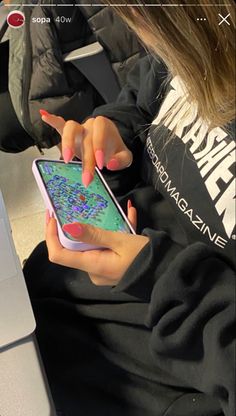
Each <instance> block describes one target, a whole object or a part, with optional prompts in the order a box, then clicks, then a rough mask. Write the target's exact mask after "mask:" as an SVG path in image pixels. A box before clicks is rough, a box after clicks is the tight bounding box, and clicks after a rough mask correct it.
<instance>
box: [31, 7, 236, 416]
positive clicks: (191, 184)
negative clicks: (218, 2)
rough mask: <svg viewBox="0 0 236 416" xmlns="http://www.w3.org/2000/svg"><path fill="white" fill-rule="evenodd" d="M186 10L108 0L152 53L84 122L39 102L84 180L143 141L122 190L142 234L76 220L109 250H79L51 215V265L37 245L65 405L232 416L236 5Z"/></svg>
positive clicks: (70, 411)
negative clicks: (66, 244) (136, 182)
mask: <svg viewBox="0 0 236 416" xmlns="http://www.w3.org/2000/svg"><path fill="white" fill-rule="evenodd" d="M121 3H122V2H121ZM173 4H174V3H173ZM184 4H185V3H184ZM185 6H186V7H178V8H176V7H173V8H172V9H171V8H170V7H164V6H163V7H141V6H135V5H134V6H133V7H124V8H123V7H121V6H119V7H118V6H114V8H115V9H117V10H118V12H119V13H120V14H121V15H122V16H123V17H124V18H125V20H126V21H127V22H128V24H129V25H130V26H131V27H132V28H133V29H134V30H135V31H136V32H137V34H138V35H139V36H140V38H141V39H142V40H143V42H145V44H146V45H147V46H148V47H149V48H150V49H151V50H152V51H153V59H150V58H148V57H147V58H144V59H142V60H140V62H139V63H138V65H137V66H136V68H135V69H134V70H133V72H132V73H131V74H130V78H129V82H128V84H127V85H126V87H125V88H124V89H123V90H122V92H121V94H120V96H119V99H118V101H117V103H116V104H114V105H107V106H103V107H100V108H98V109H97V110H96V111H95V113H94V117H93V118H91V119H89V120H87V121H86V123H84V124H83V125H79V124H77V123H74V122H67V123H65V121H64V120H63V119H62V118H60V117H56V116H54V115H51V114H48V113H47V112H45V111H44V112H42V118H43V120H44V121H45V122H47V123H48V124H50V125H51V126H53V127H54V128H56V129H57V130H58V131H59V133H60V134H61V136H62V148H63V154H64V160H65V162H68V161H69V160H70V159H71V158H72V157H73V156H74V154H76V155H77V156H79V157H82V159H83V182H84V185H85V186H89V184H90V182H91V181H92V179H93V172H94V166H95V163H96V164H97V165H98V167H99V168H100V169H102V167H103V166H106V167H107V169H108V170H111V171H116V170H119V169H124V168H126V167H127V166H129V165H130V163H131V162H132V160H133V159H134V160H135V158H136V149H137V148H138V147H139V146H140V143H141V145H142V146H143V158H142V162H141V164H140V166H139V169H138V170H137V173H140V171H141V172H142V177H143V182H142V184H140V186H139V187H138V186H136V188H135V189H133V190H132V191H131V192H130V193H129V195H128V197H129V198H131V199H132V201H134V203H135V206H136V207H137V211H138V219H140V218H141V221H139V223H138V233H140V234H137V235H126V234H120V233H112V232H109V231H105V230H101V229H98V228H95V227H92V226H87V225H84V224H77V223H76V224H68V225H66V226H65V230H66V231H67V232H69V233H70V234H71V235H72V236H73V237H75V238H78V239H79V240H80V241H84V242H88V243H93V244H94V243H95V244H96V243H99V244H102V245H103V246H105V247H107V250H104V251H102V252H101V251H93V252H86V253H78V252H72V251H68V250H65V249H63V248H62V247H61V245H60V243H59V240H58V237H57V230H56V222H55V219H53V218H49V216H48V215H47V232H46V242H47V249H48V255H49V259H50V261H51V262H49V261H48V260H47V249H46V246H45V244H44V243H43V244H41V245H40V246H39V247H38V248H36V250H35V251H34V253H33V254H32V256H31V258H30V259H29V261H28V262H27V264H26V267H25V276H26V280H27V282H28V287H29V291H30V294H31V298H32V302H33V306H34V311H35V314H36V319H37V321H38V340H39V343H40V348H41V352H42V355H43V358H44V360H45V365H46V370H47V374H48V377H49V382H50V385H51V388H52V393H53V397H54V400H55V402H56V405H57V406H58V407H59V408H60V410H61V411H62V414H65V415H69V416H71V415H77V414H81V415H85V414H86V415H106V416H108V415H109V416H110V415H130V416H131V415H132V416H137V415H145V416H146V415H147V416H154V415H155V416H164V415H165V416H167V415H168V416H170V415H171V416H193V415H196V416H210V415H211V416H212V415H217V416H219V415H228V416H229V415H230V416H233V415H234V414H235V385H234V361H233V360H234V359H233V356H234V345H235V344H234V342H235V340H234V334H233V324H234V319H235V312H234V289H235V275H234V271H233V262H234V248H233V243H234V241H235V238H236V237H235V221H234V203H233V200H234V192H235V179H234V177H233V171H232V167H233V164H234V154H233V151H234V149H235V142H234V137H233V134H234V117H235V112H234V110H235V109H234V92H233V89H234V88H233V83H234V79H235V73H234V71H235V65H234V23H233V22H234V20H233V19H234V11H235V9H234V6H233V3H232V2H229V3H228V5H227V6H225V7H220V8H213V7H208V6H207V5H206V6H204V5H201V6H199V7H195V5H193V6H189V5H187V3H186V5H185ZM229 12H230V13H231V19H232V20H230V25H225V26H224V27H223V25H220V26H219V25H218V23H217V19H218V17H219V16H218V13H220V14H221V15H223V16H226V15H227V14H228V13H229ZM199 16H201V17H203V18H206V19H207V24H206V23H205V21H202V23H201V22H199V20H197V18H198V17H199ZM203 22H204V23H203ZM221 29H222V31H221ZM157 55H158V56H159V57H161V58H157ZM162 61H164V63H163V62H162ZM75 139H76V140H75ZM124 172H125V171H124ZM126 175H127V174H126ZM127 180H129V178H128V177H127ZM160 194H161V195H162V196H160ZM126 199H127V195H126V197H125V200H126ZM128 208H129V210H128V211H129V212H128V214H129V217H130V219H131V220H132V222H135V211H134V208H133V207H132V206H131V204H130V202H128ZM140 212H141V214H140ZM147 225H148V226H149V227H150V226H151V228H145V229H143V227H145V226H147ZM54 263H57V264H58V265H55V264H54ZM80 270H83V271H80Z"/></svg>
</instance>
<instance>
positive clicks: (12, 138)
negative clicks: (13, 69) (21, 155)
mask: <svg viewBox="0 0 236 416" xmlns="http://www.w3.org/2000/svg"><path fill="white" fill-rule="evenodd" d="M8 60H9V43H8V42H2V43H0V109H1V127H0V150H2V151H4V152H10V153H18V152H22V151H23V150H25V149H27V148H28V147H30V146H33V145H34V142H33V140H32V139H31V137H30V136H29V135H28V134H27V133H26V131H25V130H24V129H23V127H22V126H21V124H20V123H19V121H18V119H17V116H16V113H15V110H14V108H13V105H12V101H11V97H10V94H9V91H8Z"/></svg>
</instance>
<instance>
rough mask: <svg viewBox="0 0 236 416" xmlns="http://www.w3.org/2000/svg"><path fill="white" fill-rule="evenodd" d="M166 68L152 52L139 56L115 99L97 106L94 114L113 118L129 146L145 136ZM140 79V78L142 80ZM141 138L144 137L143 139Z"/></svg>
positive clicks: (161, 93) (165, 75)
mask: <svg viewBox="0 0 236 416" xmlns="http://www.w3.org/2000/svg"><path fill="white" fill-rule="evenodd" d="M166 77H167V70H166V68H165V66H164V64H163V63H162V62H161V61H160V62H158V61H157V60H155V59H154V58H152V57H151V56H149V55H148V56H145V57H144V58H141V59H139V61H138V62H137V63H136V65H135V66H134V68H133V69H132V70H131V71H130V73H129V75H128V78H127V84H126V85H125V86H124V87H123V89H122V90H121V92H120V94H119V96H118V98H117V101H116V102H115V103H111V104H107V105H103V106H101V107H98V108H96V109H95V111H94V112H93V116H98V115H102V116H104V117H107V118H109V119H110V120H112V121H113V122H114V123H115V124H116V126H117V127H118V130H119V132H120V135H121V137H122V139H123V140H124V142H125V143H126V145H127V147H129V148H130V149H131V150H132V148H133V146H134V145H135V141H137V139H138V138H141V140H142V139H143V138H145V137H146V135H147V132H148V129H149V126H150V124H151V122H152V120H153V118H154V116H155V115H156V114H157V112H158V109H159V107H160V104H161V102H162V99H163V94H164V89H165V85H166V84H165V81H166ZM141 81H142V82H141ZM143 141H144V140H143Z"/></svg>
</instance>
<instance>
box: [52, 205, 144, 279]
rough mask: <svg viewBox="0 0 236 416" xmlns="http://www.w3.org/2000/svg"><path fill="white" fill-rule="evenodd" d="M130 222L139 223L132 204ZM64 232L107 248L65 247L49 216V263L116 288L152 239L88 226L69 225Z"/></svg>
mask: <svg viewBox="0 0 236 416" xmlns="http://www.w3.org/2000/svg"><path fill="white" fill-rule="evenodd" d="M128 218H129V219H130V221H131V222H132V224H133V226H135V223H136V210H135V208H134V207H132V206H131V204H130V202H128ZM63 229H64V230H65V231H66V232H67V233H69V234H71V235H72V236H73V237H74V238H77V239H78V240H79V241H82V242H84V243H88V244H93V245H98V246H101V247H105V248H106V249H105V250H91V251H84V252H79V251H72V250H67V249H66V248H64V247H62V245H61V243H60V241H59V239H58V233H57V224H56V220H55V219H54V218H49V217H48V214H47V232H46V243H47V247H48V254H49V260H50V261H51V262H53V263H57V264H60V265H62V266H67V267H72V268H75V269H80V270H84V271H85V272H87V273H88V274H89V276H90V279H91V281H92V282H93V283H94V284H95V285H99V286H100V285H111V286H114V285H116V284H117V283H118V282H119V281H120V279H121V278H122V276H123V275H124V273H125V272H126V270H127V269H128V267H129V266H130V265H131V263H132V262H133V260H134V259H135V257H136V256H137V255H138V253H139V252H140V251H141V250H142V248H143V247H144V246H145V245H146V244H147V243H148V241H149V239H148V237H145V236H141V235H133V234H126V233H122V232H113V231H105V230H102V229H101V228H97V227H94V226H92V225H87V224H79V223H73V224H66V225H65V226H64V227H63Z"/></svg>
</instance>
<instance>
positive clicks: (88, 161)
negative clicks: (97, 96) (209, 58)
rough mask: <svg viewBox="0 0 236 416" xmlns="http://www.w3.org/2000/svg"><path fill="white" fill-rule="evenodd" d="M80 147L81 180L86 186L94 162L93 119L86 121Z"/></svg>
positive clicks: (92, 174)
mask: <svg viewBox="0 0 236 416" xmlns="http://www.w3.org/2000/svg"><path fill="white" fill-rule="evenodd" d="M81 148H82V162H83V173H82V182H83V184H84V186H85V187H87V186H89V184H90V183H91V182H92V180H93V177H94V170H95V164H96V162H95V156H94V152H93V119H89V120H87V122H86V127H85V128H84V134H83V140H82V143H81Z"/></svg>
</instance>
